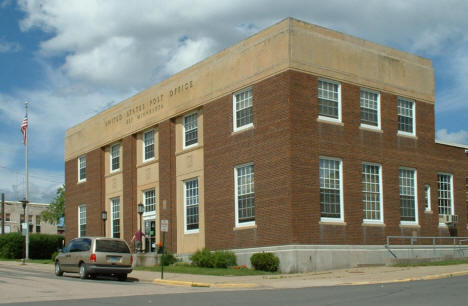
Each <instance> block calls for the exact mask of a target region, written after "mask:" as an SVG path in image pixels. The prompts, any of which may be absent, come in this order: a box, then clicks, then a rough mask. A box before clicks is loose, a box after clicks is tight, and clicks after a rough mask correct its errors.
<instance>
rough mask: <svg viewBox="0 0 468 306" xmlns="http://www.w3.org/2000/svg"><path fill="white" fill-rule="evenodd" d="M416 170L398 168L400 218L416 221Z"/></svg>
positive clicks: (406, 220)
mask: <svg viewBox="0 0 468 306" xmlns="http://www.w3.org/2000/svg"><path fill="white" fill-rule="evenodd" d="M416 203H417V201H416V170H414V169H406V168H400V220H401V221H405V222H417V210H416V207H417V206H416Z"/></svg>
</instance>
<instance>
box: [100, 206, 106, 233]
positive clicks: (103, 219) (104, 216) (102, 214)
mask: <svg viewBox="0 0 468 306" xmlns="http://www.w3.org/2000/svg"><path fill="white" fill-rule="evenodd" d="M101 219H102V221H104V237H106V220H107V211H105V210H103V211H102V212H101Z"/></svg>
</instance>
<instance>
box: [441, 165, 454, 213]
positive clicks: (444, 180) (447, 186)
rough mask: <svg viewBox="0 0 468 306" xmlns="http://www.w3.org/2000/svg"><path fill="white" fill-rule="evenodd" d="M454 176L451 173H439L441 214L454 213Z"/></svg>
mask: <svg viewBox="0 0 468 306" xmlns="http://www.w3.org/2000/svg"><path fill="white" fill-rule="evenodd" d="M452 179H453V176H452V175H451V174H443V173H439V174H438V175H437V185H438V194H439V215H452V214H453V189H452V188H453V187H452Z"/></svg>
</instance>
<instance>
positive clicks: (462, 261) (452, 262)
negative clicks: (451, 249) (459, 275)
mask: <svg viewBox="0 0 468 306" xmlns="http://www.w3.org/2000/svg"><path fill="white" fill-rule="evenodd" d="M461 264H468V259H446V260H440V261H428V262H411V263H399V264H394V265H393V266H394V267H424V266H450V265H461Z"/></svg>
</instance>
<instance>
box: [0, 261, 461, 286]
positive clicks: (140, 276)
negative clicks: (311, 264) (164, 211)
mask: <svg viewBox="0 0 468 306" xmlns="http://www.w3.org/2000/svg"><path fill="white" fill-rule="evenodd" d="M0 264H2V265H8V266H15V267H17V268H18V269H27V270H37V271H43V272H48V273H51V274H53V273H54V266H53V265H51V264H34V263H27V264H26V265H21V263H19V262H13V261H2V262H0ZM461 275H468V264H460V265H451V266H428V267H405V268H400V267H390V266H378V267H360V268H350V269H341V270H330V271H322V272H315V273H302V274H278V275H256V276H210V275H195V274H180V273H167V272H165V273H164V279H163V280H161V279H160V277H161V272H149V271H137V270H134V271H133V272H132V273H131V274H129V275H128V277H129V278H131V279H136V280H138V281H140V282H146V283H149V282H152V283H154V284H155V285H163V286H192V287H198V286H199V287H210V288H233V289H234V288H244V289H245V288H264V289H266V288H303V287H320V286H343V285H348V286H349V285H368V284H385V283H394V282H407V281H415V280H429V279H437V278H446V277H453V276H461Z"/></svg>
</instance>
